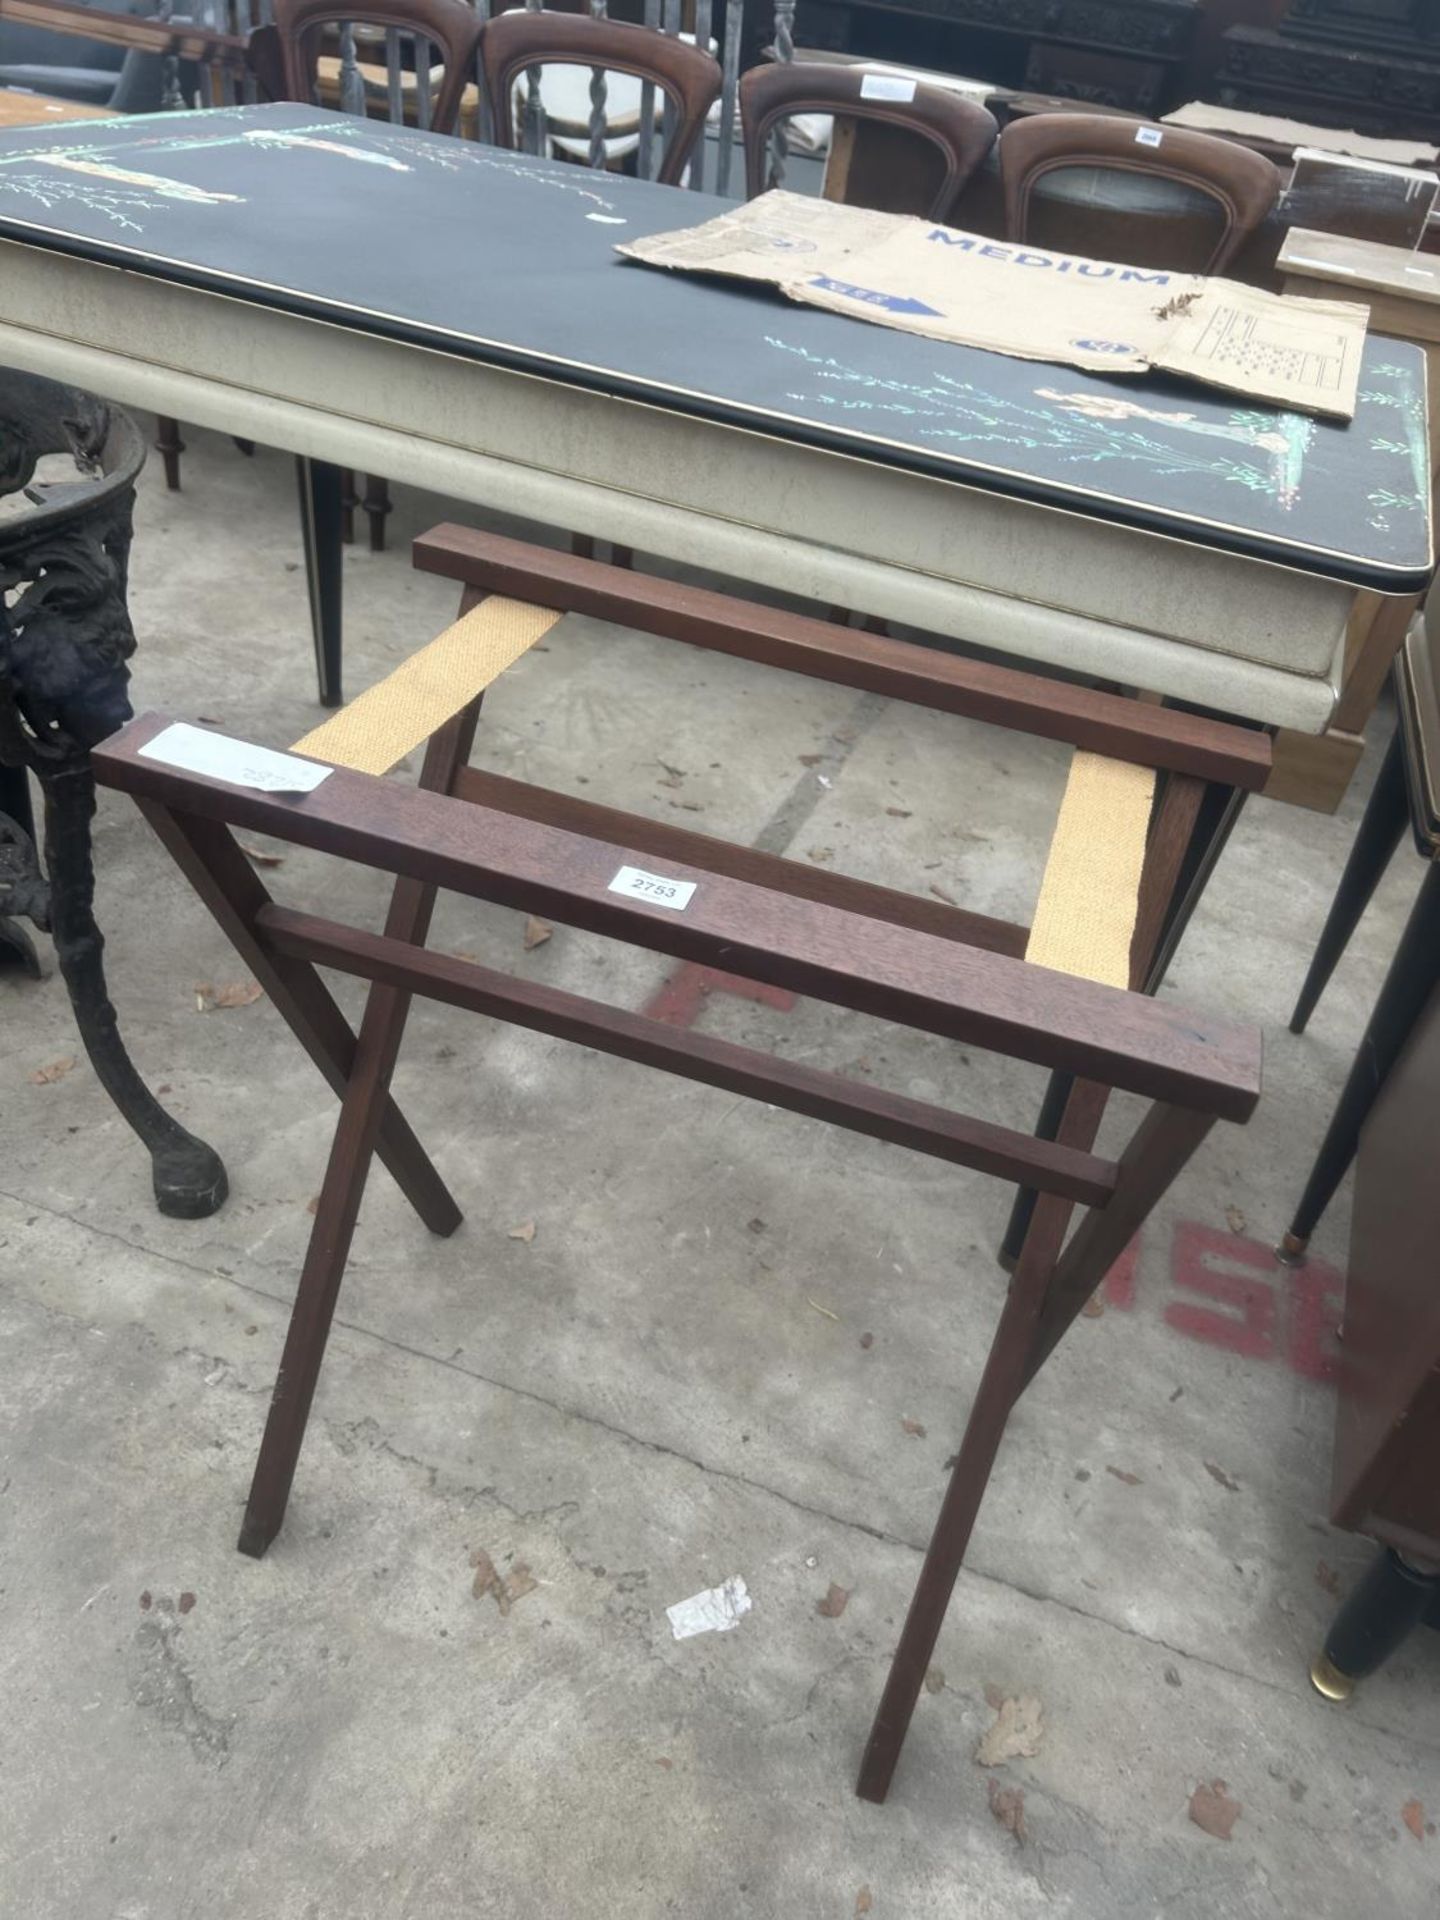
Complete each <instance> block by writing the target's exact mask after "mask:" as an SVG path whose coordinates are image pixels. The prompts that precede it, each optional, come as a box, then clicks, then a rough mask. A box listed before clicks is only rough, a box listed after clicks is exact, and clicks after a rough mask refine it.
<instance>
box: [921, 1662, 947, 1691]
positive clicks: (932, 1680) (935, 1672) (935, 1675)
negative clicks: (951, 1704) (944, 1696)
mask: <svg viewBox="0 0 1440 1920" xmlns="http://www.w3.org/2000/svg"><path fill="white" fill-rule="evenodd" d="M925 1691H926V1692H927V1693H943V1692H944V1691H945V1669H944V1667H927V1668H926V1669H925Z"/></svg>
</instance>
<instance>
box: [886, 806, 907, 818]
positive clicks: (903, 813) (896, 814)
mask: <svg viewBox="0 0 1440 1920" xmlns="http://www.w3.org/2000/svg"><path fill="white" fill-rule="evenodd" d="M885 811H886V813H888V814H889V816H890V818H891V819H892V820H908V819H910V818H911V812H910V808H909V807H886V809H885Z"/></svg>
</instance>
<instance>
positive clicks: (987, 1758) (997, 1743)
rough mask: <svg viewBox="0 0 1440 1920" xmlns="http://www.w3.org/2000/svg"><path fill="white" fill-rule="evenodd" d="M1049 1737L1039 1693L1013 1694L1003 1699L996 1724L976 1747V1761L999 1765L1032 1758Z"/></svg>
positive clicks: (986, 1764)
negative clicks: (1044, 1739)
mask: <svg viewBox="0 0 1440 1920" xmlns="http://www.w3.org/2000/svg"><path fill="white" fill-rule="evenodd" d="M1044 1737H1045V1715H1044V1711H1043V1709H1042V1708H1041V1705H1040V1699H1039V1696H1038V1695H1037V1694H1033V1693H1020V1694H1012V1695H1009V1696H1008V1697H1007V1698H1006V1699H1004V1700H1002V1701H1001V1702H1000V1705H999V1707H998V1708H997V1709H996V1712H995V1720H994V1723H993V1725H991V1726H989V1727H987V1728H986V1729H985V1732H984V1734H983V1735H982V1736H981V1740H980V1744H979V1746H978V1747H976V1749H975V1764H976V1765H977V1766H980V1767H998V1766H999V1765H1001V1763H1002V1762H1003V1761H1006V1760H1032V1759H1034V1757H1035V1755H1036V1754H1037V1753H1038V1752H1039V1751H1040V1742H1041V1740H1042V1739H1043V1738H1044Z"/></svg>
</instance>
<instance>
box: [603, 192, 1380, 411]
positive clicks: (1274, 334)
mask: <svg viewBox="0 0 1440 1920" xmlns="http://www.w3.org/2000/svg"><path fill="white" fill-rule="evenodd" d="M618 251H619V252H621V253H623V254H625V255H626V256H627V257H628V258H630V259H632V260H639V261H642V262H643V263H644V264H646V265H647V266H655V267H669V268H673V269H676V270H677V271H680V272H685V273H713V274H721V275H724V276H726V277H728V278H731V279H741V280H758V281H763V282H764V283H765V284H766V285H769V286H774V287H778V288H779V290H780V291H781V292H782V293H784V294H785V295H786V296H787V297H788V298H790V299H792V300H797V301H800V302H802V303H803V304H805V305H807V306H813V307H825V308H828V309H829V310H830V311H832V312H834V313H844V314H850V315H852V316H853V317H854V318H856V319H861V320H871V321H874V322H877V323H878V324H879V325H881V326H887V327H900V328H903V329H904V330H905V331H906V332H908V333H920V334H924V335H926V336H927V337H928V338H930V339H932V340H953V341H959V342H961V343H963V344H965V345H967V346H973V347H984V348H987V349H989V350H990V351H991V352H995V353H1005V354H1010V355H1013V356H1014V357H1016V358H1017V359H1021V360H1049V361H1056V362H1060V363H1061V364H1063V365H1067V366H1072V367H1084V368H1086V369H1087V370H1088V371H1090V372H1092V373H1136V374H1141V373H1145V372H1147V371H1148V370H1149V369H1151V368H1152V367H1153V368H1155V369H1157V370H1159V371H1163V372H1166V373H1174V374H1181V375H1183V376H1185V377H1186V378H1188V379H1192V380H1198V381H1201V382H1203V383H1204V384H1205V385H1207V386H1213V387H1223V388H1225V389H1227V390H1228V391H1230V392H1234V393H1243V394H1247V395H1249V396H1250V397H1251V398H1253V399H1258V400H1266V401H1270V402H1272V403H1273V404H1274V405H1277V406H1281V407H1291V408H1295V409H1298V410H1299V411H1301V412H1306V413H1319V414H1329V415H1333V416H1335V417H1337V418H1339V419H1344V420H1348V419H1350V418H1351V416H1352V415H1353V414H1354V412H1355V398H1356V390H1357V385H1358V381H1359V375H1360V359H1361V353H1362V349H1363V347H1364V344H1365V325H1366V321H1367V319H1368V317H1369V309H1368V308H1366V307H1363V306H1355V305H1351V304H1350V303H1349V302H1347V301H1338V300H1300V299H1285V298H1283V297H1281V296H1280V295H1278V294H1269V293H1261V292H1259V291H1258V290H1257V289H1256V288H1254V287H1245V286H1241V285H1239V284H1238V283H1237V282H1235V281H1231V280H1207V279H1205V278H1203V277H1202V276H1200V275H1198V274H1185V273H1167V272H1162V271H1160V270H1158V269H1152V268H1148V267H1127V266H1122V265H1120V264H1119V263H1117V262H1114V261H1105V260H1086V259H1082V258H1081V257H1080V256H1078V255H1074V254H1064V253H1056V252H1055V251H1054V250H1053V249H1050V248H1040V247H1023V246H1012V245H1010V244H1009V243H1008V242H1003V241H999V240H987V239H985V238H984V237H983V236H982V235H980V234H974V233H964V232H962V231H961V230H960V229H958V228H955V227H942V226H939V225H938V224H937V223H936V222H935V221H933V220H916V219H912V218H910V217H908V216H907V215H904V214H892V213H872V212H869V211H867V210H865V209H864V208H860V207H846V206H841V205H838V204H836V203H834V202H832V201H828V200H814V199H810V198H808V197H806V196H803V195H800V194H793V193H784V192H780V191H776V192H773V193H766V194H762V195H761V196H760V198H759V199H757V200H752V201H750V202H749V203H748V204H747V205H746V206H743V207H740V208H737V210H736V211H735V212H733V213H725V214H721V215H720V216H719V218H718V219H714V220H707V221H706V222H705V223H704V224H703V225H701V226H698V227H689V228H684V229H682V230H680V231H679V232H676V233H662V234H655V235H652V236H649V237H647V238H645V239H641V240H635V241H631V242H628V243H626V244H623V245H621V246H620V247H619V249H618Z"/></svg>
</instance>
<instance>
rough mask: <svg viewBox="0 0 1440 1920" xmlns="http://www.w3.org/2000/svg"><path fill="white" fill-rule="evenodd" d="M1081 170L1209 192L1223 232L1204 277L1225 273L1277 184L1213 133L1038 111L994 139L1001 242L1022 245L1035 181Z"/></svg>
mask: <svg viewBox="0 0 1440 1920" xmlns="http://www.w3.org/2000/svg"><path fill="white" fill-rule="evenodd" d="M1146 132H1149V133H1151V134H1153V135H1155V136H1157V139H1158V144H1156V145H1154V146H1146V145H1144V144H1142V143H1140V141H1139V136H1140V135H1141V134H1142V133H1146ZM1087 166H1090V167H1103V168H1105V169H1107V170H1110V171H1120V172H1127V173H1147V174H1153V175H1155V176H1157V177H1158V178H1161V179H1165V180H1174V181H1177V182H1178V183H1179V184H1180V185H1182V186H1187V187H1193V188H1194V189H1195V191H1196V192H1197V193H1205V194H1208V195H1209V196H1210V198H1211V199H1212V200H1213V201H1214V202H1215V203H1216V205H1217V206H1218V208H1219V209H1220V212H1221V213H1222V214H1223V215H1224V218H1225V227H1224V231H1223V232H1222V233H1221V235H1220V238H1219V240H1218V241H1217V242H1216V244H1215V249H1214V251H1213V252H1212V254H1211V255H1210V258H1209V259H1208V260H1207V261H1206V262H1205V264H1204V265H1203V266H1202V267H1201V268H1200V269H1199V271H1200V272H1202V273H1221V272H1223V271H1224V269H1225V267H1226V266H1227V265H1228V264H1229V262H1230V261H1231V260H1233V259H1234V258H1235V255H1236V254H1237V253H1238V252H1239V251H1240V249H1241V247H1243V246H1244V244H1245V242H1246V241H1247V240H1248V239H1249V238H1250V236H1251V234H1252V233H1254V231H1255V229H1256V228H1257V227H1258V226H1259V225H1260V224H1261V222H1262V221H1263V220H1264V219H1265V217H1266V215H1267V214H1268V213H1269V212H1270V211H1271V209H1272V208H1273V207H1274V205H1275V202H1276V201H1277V200H1278V199H1279V198H1280V189H1281V186H1282V181H1281V177H1280V173H1279V170H1278V168H1276V167H1275V166H1274V165H1273V163H1272V162H1271V161H1269V160H1266V159H1264V158H1263V157H1262V156H1261V155H1260V154H1258V153H1252V152H1251V151H1250V149H1249V148H1248V147H1242V146H1237V145H1236V143H1235V142H1234V141H1232V140H1221V139H1218V138H1217V137H1216V136H1215V135H1213V134H1208V133H1196V132H1193V131H1191V130H1190V129H1189V128H1186V127H1147V126H1146V124H1145V123H1144V122H1137V121H1135V120H1128V119H1121V118H1119V117H1117V116H1115V115H1111V114H1098V113H1093V114H1092V113H1037V114H1034V115H1032V116H1031V117H1030V118H1029V119H1025V120H1012V121H1011V123H1010V124H1009V126H1007V127H1006V128H1005V130H1004V132H1003V133H1002V134H1001V135H1000V182H1001V186H1002V189H1003V191H1004V195H1005V233H1006V237H1007V238H1008V239H1010V240H1024V238H1025V228H1026V224H1027V221H1028V218H1029V212H1030V196H1031V194H1032V193H1033V191H1034V188H1035V185H1036V182H1037V181H1039V180H1041V179H1043V177H1044V176H1045V175H1046V174H1047V173H1051V172H1053V171H1054V170H1055V169H1056V168H1058V167H1087Z"/></svg>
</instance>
